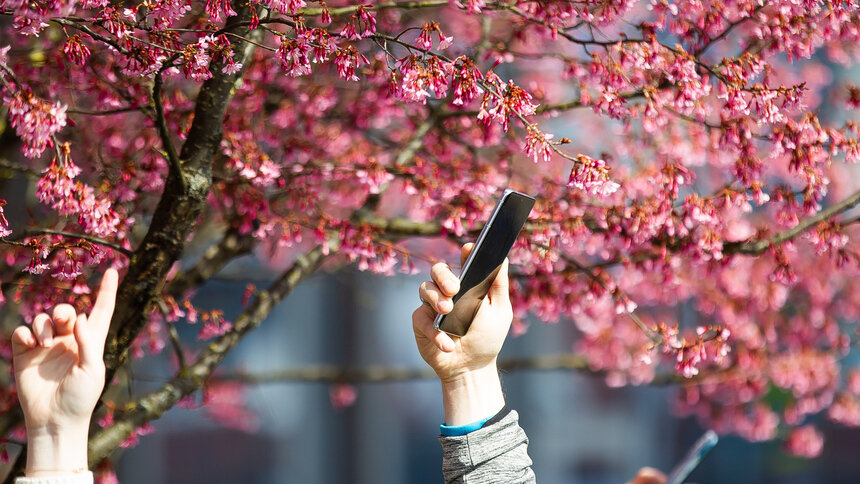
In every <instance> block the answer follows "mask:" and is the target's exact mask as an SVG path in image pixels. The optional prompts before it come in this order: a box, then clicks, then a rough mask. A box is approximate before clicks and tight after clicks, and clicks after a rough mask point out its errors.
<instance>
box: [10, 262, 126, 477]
mask: <svg viewBox="0 0 860 484" xmlns="http://www.w3.org/2000/svg"><path fill="white" fill-rule="evenodd" d="M117 281H118V276H117V272H116V271H115V270H113V269H108V270H107V271H106V272H105V274H104V276H103V278H102V282H101V287H100V288H99V293H98V296H97V298H96V302H95V304H94V306H93V309H92V311H91V312H90V315H89V317H87V315H86V314H77V313H76V311H75V309H74V308H73V307H72V306H70V305H68V304H60V305H58V306H57V307H55V308H54V311H53V313H52V315H51V316H49V315H48V314H45V313H42V314H39V315H38V316H36V318H35V319H34V320H33V325H32V329H31V328H30V327H28V326H19V327H18V328H16V329H15V332H14V333H12V354H13V359H14V363H13V364H14V367H15V382H16V385H17V390H18V399H19V401H20V403H21V408H22V410H23V412H24V420H25V423H26V426H27V440H28V444H29V452H28V454H27V474H28V475H45V474H53V473H65V472H75V471H82V470H85V469H86V466H87V459H86V439H87V433H88V431H89V422H90V416H91V415H92V412H93V409H94V408H95V405H96V403H97V402H98V399H99V396H100V395H101V392H102V390H103V389H104V385H105V365H104V360H103V355H104V346H105V339H106V337H107V334H108V329H109V327H110V320H111V316H112V315H113V310H114V303H115V299H116V290H117Z"/></svg>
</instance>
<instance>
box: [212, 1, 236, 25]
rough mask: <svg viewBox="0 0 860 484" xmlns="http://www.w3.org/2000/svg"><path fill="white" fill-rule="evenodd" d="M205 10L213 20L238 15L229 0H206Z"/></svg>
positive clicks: (218, 20)
mask: <svg viewBox="0 0 860 484" xmlns="http://www.w3.org/2000/svg"><path fill="white" fill-rule="evenodd" d="M205 10H206V13H208V14H209V18H210V19H211V20H212V21H213V22H220V21H221V20H222V19H223V18H226V17H232V16H234V15H236V12H235V11H234V10H233V7H232V6H231V5H230V1H229V0H206V7H205Z"/></svg>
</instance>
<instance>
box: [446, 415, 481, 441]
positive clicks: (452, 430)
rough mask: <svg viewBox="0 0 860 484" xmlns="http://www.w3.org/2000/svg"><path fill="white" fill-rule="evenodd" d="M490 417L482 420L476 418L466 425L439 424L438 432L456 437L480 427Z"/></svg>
mask: <svg viewBox="0 0 860 484" xmlns="http://www.w3.org/2000/svg"><path fill="white" fill-rule="evenodd" d="M491 418H493V417H487V418H485V419H484V420H478V421H477V422H472V423H470V424H466V425H458V426H456V427H453V426H448V425H445V424H442V425H440V426H439V432H440V433H442V436H443V437H457V436H460V435H466V434H468V433H470V432H474V431H476V430H478V429H479V428H481V427H482V426H483V425H484V424H485V423H487V421H489V420H490V419H491Z"/></svg>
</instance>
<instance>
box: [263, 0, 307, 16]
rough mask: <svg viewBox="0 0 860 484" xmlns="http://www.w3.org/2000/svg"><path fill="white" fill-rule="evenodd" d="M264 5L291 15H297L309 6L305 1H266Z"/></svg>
mask: <svg viewBox="0 0 860 484" xmlns="http://www.w3.org/2000/svg"><path fill="white" fill-rule="evenodd" d="M264 3H265V4H266V5H268V6H269V7H271V8H273V9H275V10H277V11H278V12H281V13H283V14H290V15H295V14H296V12H298V11H299V10H300V9H303V8H305V7H306V6H307V3H306V2H305V1H304V0H265V2H264Z"/></svg>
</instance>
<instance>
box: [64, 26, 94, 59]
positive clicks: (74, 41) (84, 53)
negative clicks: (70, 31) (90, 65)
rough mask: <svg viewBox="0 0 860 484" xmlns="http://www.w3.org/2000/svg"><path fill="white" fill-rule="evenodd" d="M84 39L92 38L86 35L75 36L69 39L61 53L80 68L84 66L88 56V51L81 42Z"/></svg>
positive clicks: (85, 45)
mask: <svg viewBox="0 0 860 484" xmlns="http://www.w3.org/2000/svg"><path fill="white" fill-rule="evenodd" d="M85 38H87V39H91V38H92V37H90V36H89V35H88V34H75V35H73V36H71V37H69V38H68V40H66V43H65V45H64V46H63V53H65V54H66V57H67V58H68V59H69V60H70V61H72V62H74V63H75V64H78V65H80V66H82V65H84V64H86V63H87V59H88V58H89V56H90V49H89V48H88V47H87V44H85V43H84V41H83V39H85Z"/></svg>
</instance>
